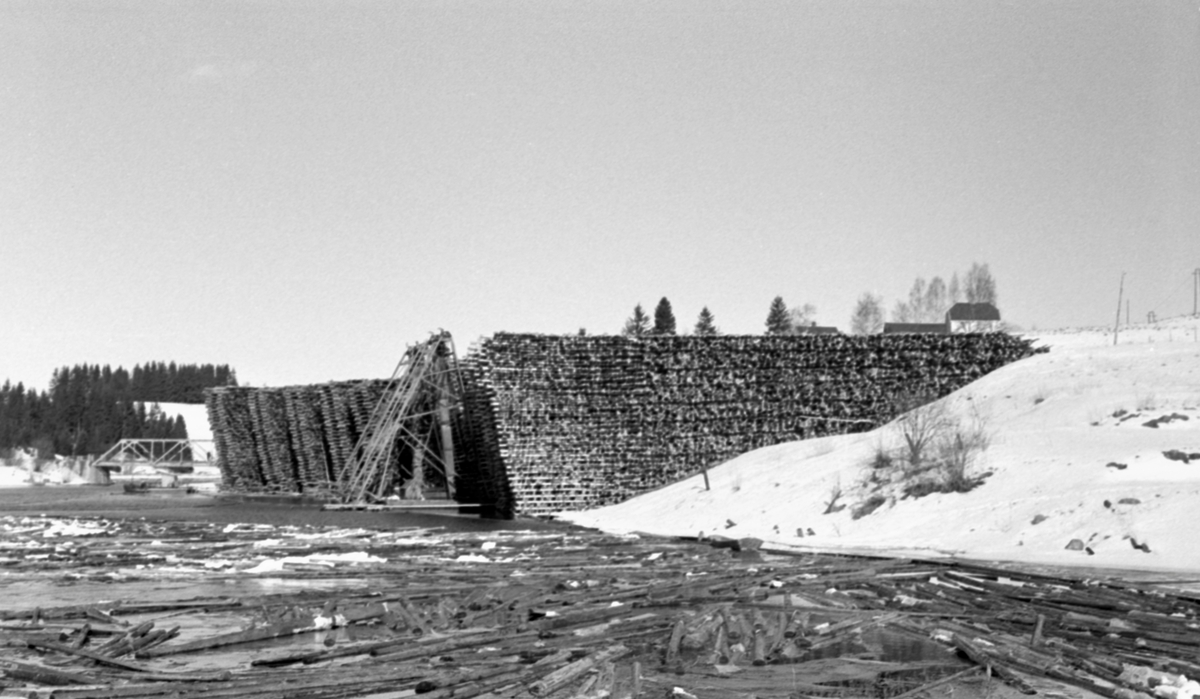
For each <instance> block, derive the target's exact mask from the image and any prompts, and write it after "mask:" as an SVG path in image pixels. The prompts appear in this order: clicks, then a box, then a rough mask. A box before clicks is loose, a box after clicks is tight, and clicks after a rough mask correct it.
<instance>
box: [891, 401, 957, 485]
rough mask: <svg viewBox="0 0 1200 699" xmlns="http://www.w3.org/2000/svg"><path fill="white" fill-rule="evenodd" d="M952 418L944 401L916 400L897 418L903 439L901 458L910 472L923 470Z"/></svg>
mask: <svg viewBox="0 0 1200 699" xmlns="http://www.w3.org/2000/svg"><path fill="white" fill-rule="evenodd" d="M949 422H950V419H949V417H948V416H947V414H946V407H945V404H944V403H940V402H935V403H929V402H925V401H920V400H918V401H915V407H913V408H912V409H910V410H908V411H906V412H904V413H903V414H901V415H900V417H898V418H896V423H895V424H896V427H897V428H898V431H899V433H900V438H901V440H902V441H903V444H902V447H901V458H902V459H903V460H904V462H905V463H906V464H907V466H908V471H909V472H910V473H916V472H919V471H921V470H922V469H923V468H924V467H925V466H926V462H927V461H929V458H930V456H931V453H930V452H931V451H932V448H933V445H934V443H935V442H936V441H937V440H938V436H939V435H941V434H942V433H944V432H945V431H946V429H947V427H948V425H949Z"/></svg>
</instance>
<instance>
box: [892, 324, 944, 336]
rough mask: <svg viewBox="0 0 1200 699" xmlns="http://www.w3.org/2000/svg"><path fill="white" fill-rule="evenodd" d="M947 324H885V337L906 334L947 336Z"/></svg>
mask: <svg viewBox="0 0 1200 699" xmlns="http://www.w3.org/2000/svg"><path fill="white" fill-rule="evenodd" d="M946 328H947V325H946V324H945V323H884V324H883V334H884V335H899V334H904V333H909V334H918V333H919V334H933V335H945V334H946V333H947V332H948V331H947V329H946Z"/></svg>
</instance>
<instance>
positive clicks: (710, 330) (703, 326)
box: [695, 306, 721, 337]
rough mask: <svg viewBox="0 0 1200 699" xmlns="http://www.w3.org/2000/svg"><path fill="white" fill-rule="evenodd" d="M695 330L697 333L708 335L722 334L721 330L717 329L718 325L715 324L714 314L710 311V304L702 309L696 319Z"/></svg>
mask: <svg viewBox="0 0 1200 699" xmlns="http://www.w3.org/2000/svg"><path fill="white" fill-rule="evenodd" d="M695 332H696V334H697V335H702V336H708V337H711V336H713V335H720V334H721V331H720V330H717V326H716V325H714V324H713V314H712V313H710V312H709V310H708V306H705V307H704V308H702V309H700V317H699V318H697V319H696V329H695Z"/></svg>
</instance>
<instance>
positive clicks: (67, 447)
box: [0, 362, 237, 456]
mask: <svg viewBox="0 0 1200 699" xmlns="http://www.w3.org/2000/svg"><path fill="white" fill-rule="evenodd" d="M236 385H237V376H236V374H235V373H234V371H233V370H232V369H230V368H229V367H228V366H227V365H219V366H218V365H212V364H203V365H196V364H179V365H177V364H175V363H174V362H170V363H166V362H149V363H147V364H145V365H142V364H138V365H136V366H134V368H133V371H132V372H130V371H128V370H126V369H125V368H123V367H117V368H116V369H112V368H111V367H109V366H107V365H106V366H103V367H102V366H100V365H88V364H78V365H75V366H72V367H62V368H60V369H57V370H55V371H54V375H53V377H52V378H51V380H50V388H49V389H47V390H46V391H43V392H39V391H37V390H35V389H26V388H25V386H24V384H22V383H17V384H16V385H13V384H12V383H11V382H9V381H5V382H4V385H3V386H0V451H8V450H11V449H14V448H17V447H34V448H36V449H37V450H38V452H39V453H40V454H41V455H43V456H45V455H47V454H50V453H53V454H62V455H68V456H82V455H86V454H93V455H95V454H100V453H102V452H104V451H106V450H107V449H108V448H109V447H111V446H113V445H114V444H116V443H117V442H118V441H120V440H122V439H186V438H187V436H188V434H187V425H186V424H185V423H184V420H183V417H182V416H178V417H176V416H172V415H166V414H164V413H163V412H162V410H161V409H160V408H159V407H158V405H157V403H160V402H162V403H203V402H204V393H203V391H204V389H205V388H210V387H215V386H236ZM147 406H149V407H147Z"/></svg>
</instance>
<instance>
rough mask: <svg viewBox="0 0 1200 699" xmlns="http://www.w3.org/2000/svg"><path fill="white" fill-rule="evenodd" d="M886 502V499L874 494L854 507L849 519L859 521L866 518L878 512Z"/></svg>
mask: <svg viewBox="0 0 1200 699" xmlns="http://www.w3.org/2000/svg"><path fill="white" fill-rule="evenodd" d="M886 502H887V498H885V497H883V496H882V495H880V494H878V493H876V494H875V495H872V496H871V497H869V498H867V499H866V500H864V501H863V502H862V503H861V504H860V505H859V506H858V507H855V508H854V509H853V510H851V511H850V517H851V518H853V519H859V518H862V517H866V516H867V515H869V514H871V513H872V512H874V511H875V510H878V509H879V508H880V507H883V504H884V503H886Z"/></svg>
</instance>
